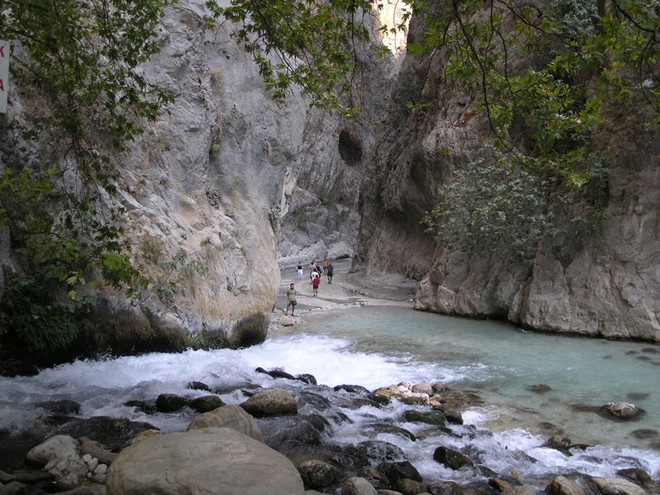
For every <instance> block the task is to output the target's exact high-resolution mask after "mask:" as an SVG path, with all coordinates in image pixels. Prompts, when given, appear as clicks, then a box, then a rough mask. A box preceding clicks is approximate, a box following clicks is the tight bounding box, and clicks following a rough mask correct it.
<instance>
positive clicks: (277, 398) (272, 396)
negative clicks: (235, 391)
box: [241, 388, 298, 418]
mask: <svg viewBox="0 0 660 495" xmlns="http://www.w3.org/2000/svg"><path fill="white" fill-rule="evenodd" d="M241 407H242V408H243V409H245V410H246V411H247V412H248V413H250V414H251V415H252V416H254V417H255V418H264V417H268V416H285V415H290V414H298V406H297V405H296V400H295V399H294V397H293V395H291V393H290V392H288V391H286V390H284V389H282V388H269V389H266V390H263V391H261V392H257V393H256V394H254V395H253V396H252V397H250V398H249V399H248V400H246V401H245V402H243V403H242V404H241Z"/></svg>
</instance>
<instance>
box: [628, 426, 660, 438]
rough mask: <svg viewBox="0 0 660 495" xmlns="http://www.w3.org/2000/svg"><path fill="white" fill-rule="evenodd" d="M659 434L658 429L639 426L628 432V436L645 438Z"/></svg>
mask: <svg viewBox="0 0 660 495" xmlns="http://www.w3.org/2000/svg"><path fill="white" fill-rule="evenodd" d="M658 435H660V433H658V430H654V429H652V428H640V429H639V430H634V431H631V432H630V436H632V437H635V438H639V439H642V440H643V439H647V438H656V437H658Z"/></svg>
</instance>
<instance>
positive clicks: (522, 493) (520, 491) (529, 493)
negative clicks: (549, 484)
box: [502, 486, 536, 495]
mask: <svg viewBox="0 0 660 495" xmlns="http://www.w3.org/2000/svg"><path fill="white" fill-rule="evenodd" d="M502 495H536V489H535V488H534V487H532V486H512V487H509V488H507V489H506V490H504V491H503V492H502Z"/></svg>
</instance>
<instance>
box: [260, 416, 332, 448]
mask: <svg viewBox="0 0 660 495" xmlns="http://www.w3.org/2000/svg"><path fill="white" fill-rule="evenodd" d="M257 423H258V424H259V427H260V428H261V431H262V432H263V436H264V442H266V444H267V445H269V446H270V447H272V448H274V449H275V450H278V451H282V450H283V449H284V448H285V447H287V446H298V445H319V444H320V443H321V435H322V432H323V431H324V430H325V429H326V428H329V426H330V425H329V423H328V422H327V420H325V419H324V418H323V417H322V416H318V415H313V414H310V415H304V416H303V415H300V416H275V417H270V418H261V419H259V420H258V422H257Z"/></svg>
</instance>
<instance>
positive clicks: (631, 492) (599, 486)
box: [589, 477, 647, 495]
mask: <svg viewBox="0 0 660 495" xmlns="http://www.w3.org/2000/svg"><path fill="white" fill-rule="evenodd" d="M589 483H590V484H591V485H592V486H593V487H595V488H596V490H597V491H598V492H599V493H601V494H602V495H646V494H647V491H646V490H644V489H643V488H642V487H640V486H637V485H636V484H635V483H633V482H632V481H628V480H624V479H621V478H601V477H593V478H590V479H589Z"/></svg>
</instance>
